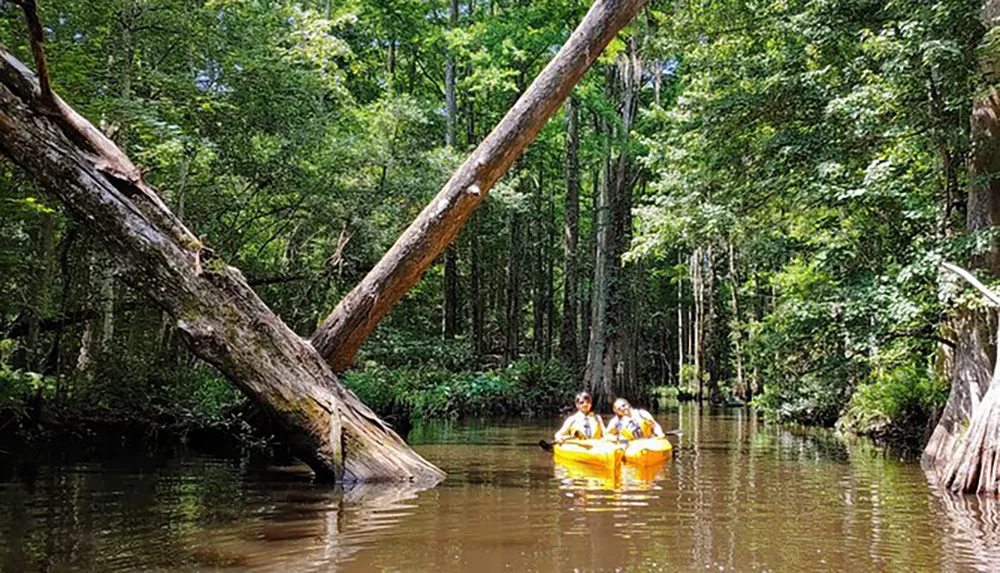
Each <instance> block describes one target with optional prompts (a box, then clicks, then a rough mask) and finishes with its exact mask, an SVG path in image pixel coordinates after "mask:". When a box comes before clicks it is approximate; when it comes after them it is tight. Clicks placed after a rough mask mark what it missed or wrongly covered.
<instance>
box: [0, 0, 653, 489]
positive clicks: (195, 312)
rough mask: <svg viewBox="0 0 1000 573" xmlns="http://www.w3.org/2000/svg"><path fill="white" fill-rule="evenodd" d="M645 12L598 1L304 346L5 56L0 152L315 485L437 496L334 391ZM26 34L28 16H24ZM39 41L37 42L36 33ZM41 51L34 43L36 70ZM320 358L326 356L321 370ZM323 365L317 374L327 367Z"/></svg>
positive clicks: (415, 463)
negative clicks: (270, 429) (330, 482)
mask: <svg viewBox="0 0 1000 573" xmlns="http://www.w3.org/2000/svg"><path fill="white" fill-rule="evenodd" d="M644 2H645V0H597V2H596V3H595V4H594V6H593V7H592V8H591V10H590V12H589V13H588V14H587V17H586V18H585V19H584V21H583V23H581V25H580V26H579V27H578V28H577V30H576V31H575V32H574V33H573V35H572V37H571V38H570V40H569V41H568V42H567V43H566V45H565V46H563V48H562V49H561V50H560V51H559V53H558V54H557V55H556V57H555V58H554V59H553V61H552V62H551V63H550V64H549V65H548V66H547V67H546V68H545V70H544V71H543V72H542V74H541V75H540V76H539V77H538V78H537V79H536V80H535V82H534V83H533V84H532V86H531V87H530V88H529V89H528V91H527V92H526V93H525V95H524V96H523V97H522V98H521V99H520V100H518V102H517V104H515V106H514V108H513V109H511V111H510V112H509V113H508V114H507V116H506V117H505V118H504V120H503V121H502V122H501V123H500V125H499V126H498V127H497V129H496V130H494V132H493V133H492V134H491V135H490V136H489V137H487V139H486V140H484V142H483V143H482V144H481V145H480V146H479V148H477V150H476V151H475V152H474V153H473V154H472V156H471V157H470V158H469V160H468V161H466V163H465V164H464V165H463V166H462V167H461V168H460V169H459V171H458V172H457V173H456V174H455V175H454V176H453V177H452V179H451V181H449V183H448V184H447V185H446V186H445V188H444V189H443V190H442V191H441V192H440V193H439V194H438V196H437V197H436V198H435V200H434V201H433V202H432V203H431V205H429V206H428V207H427V208H426V209H425V210H424V211H423V212H422V213H421V215H420V216H419V217H418V218H417V220H416V221H415V222H414V223H413V224H412V225H411V226H410V227H409V228H408V229H407V231H406V232H405V233H404V234H403V235H402V236H401V237H400V239H399V240H398V241H397V242H396V244H395V245H394V246H393V248H392V249H391V250H390V251H389V253H388V254H387V255H386V256H385V257H384V258H383V260H382V261H381V262H380V263H379V264H378V265H377V266H376V267H375V269H373V270H372V272H371V273H369V275H368V276H367V277H366V278H365V279H364V280H363V281H362V282H361V284H359V285H358V287H356V288H355V289H354V290H353V291H352V292H351V293H350V294H349V295H348V296H347V297H345V299H344V301H342V302H341V303H340V304H339V305H338V306H337V309H336V310H334V312H333V313H332V314H331V315H330V318H328V319H327V321H326V323H324V326H323V327H322V328H320V330H319V331H318V332H317V335H316V336H315V337H314V341H313V343H314V346H311V345H309V344H308V343H307V342H306V341H304V340H302V339H301V338H300V337H299V336H297V335H296V334H295V333H294V332H292V331H291V330H290V329H289V328H288V327H287V326H286V325H285V324H284V323H283V322H282V321H281V320H280V319H279V318H278V317H277V316H276V315H275V314H274V313H273V312H272V311H271V310H270V309H269V308H267V306H266V305H265V304H264V303H263V302H262V301H261V300H260V298H258V297H257V295H256V294H255V293H254V292H253V290H252V289H251V288H250V287H249V286H248V285H247V282H246V279H244V277H243V276H242V274H240V272H239V271H238V270H237V269H235V268H233V267H230V266H228V265H226V264H225V263H224V262H222V261H221V260H219V259H217V258H214V257H213V254H212V251H211V250H210V249H208V248H206V247H205V246H204V245H203V244H202V242H201V241H200V240H198V239H197V238H196V237H195V236H194V235H193V234H192V233H191V232H190V231H189V230H188V229H187V228H185V227H184V225H183V224H182V223H181V222H180V220H179V219H178V218H177V217H175V216H174V214H173V213H171V212H170V210H169V209H168V208H167V206H166V205H165V204H164V203H163V202H162V201H161V200H160V198H159V196H158V195H157V194H156V192H155V191H154V190H153V189H151V188H150V187H148V186H147V185H146V184H145V183H144V181H143V180H142V176H141V173H140V171H139V170H138V169H137V168H136V167H135V166H134V165H133V164H132V163H131V161H130V160H129V159H128V157H126V156H125V154H124V153H122V151H121V150H119V149H118V147H117V146H115V144H114V143H112V142H111V141H110V140H108V139H107V138H106V137H104V135H103V134H101V132H100V131H99V130H97V129H96V128H95V127H94V126H93V125H91V124H90V123H89V122H88V121H87V120H85V119H84V118H82V117H81V116H80V115H79V114H77V113H76V112H75V111H74V110H73V109H71V108H70V107H69V106H67V105H66V104H65V103H64V102H63V101H62V100H61V99H59V98H58V97H57V96H55V94H53V93H52V92H51V90H50V89H48V80H47V77H45V74H44V71H43V73H42V78H41V79H42V81H41V84H40V83H39V81H38V80H37V79H36V78H35V77H34V76H33V75H32V74H31V72H30V71H29V70H27V68H25V67H24V66H23V65H22V64H21V63H20V62H18V61H17V60H16V59H15V58H14V57H13V56H11V55H10V54H9V53H7V52H6V51H5V50H3V49H0V151H2V152H3V153H4V154H6V155H7V156H8V157H10V158H11V159H13V160H14V161H15V162H16V163H17V164H19V165H20V166H21V167H22V168H24V169H25V170H26V171H27V172H29V173H31V174H32V175H33V176H35V177H36V178H37V179H38V180H39V181H40V182H41V183H42V184H43V185H44V186H45V187H46V188H47V189H48V190H49V191H50V192H51V193H52V194H53V195H54V196H55V197H57V198H58V199H59V200H60V201H62V203H63V204H64V205H65V206H66V208H67V210H68V212H69V213H70V214H71V215H73V216H75V217H76V218H78V219H79V220H81V221H82V222H84V223H85V224H86V225H87V226H88V227H89V228H90V229H92V230H93V231H95V234H96V235H97V236H100V237H102V238H103V239H104V240H105V242H106V243H107V246H108V248H109V250H110V251H111V252H112V253H113V255H114V256H115V257H116V258H117V260H116V262H117V264H119V265H120V266H121V267H122V269H123V270H124V271H125V272H124V273H122V276H123V277H124V278H125V280H126V281H128V282H129V283H130V284H132V285H133V286H134V287H136V288H137V289H139V290H141V291H142V292H144V293H146V294H147V295H148V296H149V297H150V298H152V299H153V301H154V302H155V303H156V304H157V305H159V306H160V307H161V308H162V309H163V310H164V311H166V312H167V313H169V314H170V315H171V316H172V317H173V318H174V319H175V320H176V321H177V326H178V329H179V331H180V332H181V333H182V334H183V335H184V337H185V339H186V340H187V342H188V345H189V346H190V347H191V349H192V350H193V352H194V353H195V354H196V355H197V356H199V357H201V358H203V359H205V360H207V361H208V362H209V363H211V364H213V365H214V366H215V367H217V368H218V369H219V370H220V371H221V372H222V373H223V374H225V375H226V376H227V377H228V378H229V379H230V380H231V381H232V382H233V383H234V384H235V385H236V386H237V387H238V388H239V389H240V390H241V391H242V392H243V393H244V394H246V395H247V396H248V397H249V398H250V399H251V400H252V401H253V402H254V403H255V404H257V405H258V406H259V407H260V408H261V409H262V410H263V411H265V412H267V413H268V414H269V415H270V416H271V417H272V418H273V419H274V420H275V421H276V422H277V425H278V426H279V427H280V428H282V430H283V431H284V437H285V439H286V440H287V441H288V443H289V444H290V445H291V446H292V448H293V450H294V451H295V453H296V455H298V456H299V457H300V458H302V459H303V461H305V462H306V463H307V464H309V466H310V467H311V468H312V469H313V470H314V471H315V472H316V474H317V476H318V477H320V478H324V479H335V480H342V481H349V482H351V481H382V480H404V481H414V482H422V483H423V482H436V481H438V480H440V479H442V478H443V477H444V474H443V472H441V471H440V470H439V469H437V468H435V467H434V466H433V465H431V464H429V463H428V462H427V461H425V460H424V459H423V458H421V457H420V456H419V455H417V454H416V453H415V452H413V450H411V449H410V448H409V446H407V445H406V443H405V442H404V441H403V440H402V439H401V438H400V437H399V436H398V435H397V434H396V433H395V432H394V431H392V429H391V428H389V427H388V426H387V425H386V424H385V423H384V422H382V421H381V420H380V419H379V418H378V417H377V416H376V415H375V414H374V413H373V412H372V411H371V410H370V409H369V408H368V407H367V406H365V405H364V404H363V403H362V402H361V401H360V400H358V398H357V397H356V396H355V395H354V394H353V393H352V392H350V391H349V390H347V389H346V388H344V387H343V386H342V385H341V384H340V382H339V381H338V380H337V378H336V376H335V374H334V373H333V371H332V370H331V368H330V366H329V365H328V364H327V361H329V362H330V364H332V365H340V366H341V367H342V366H344V365H346V364H349V363H350V361H351V359H352V358H353V356H354V353H355V352H356V351H357V348H358V346H360V344H361V342H362V341H363V340H364V338H365V337H366V336H367V335H368V333H370V332H371V330H372V329H373V328H374V326H375V324H376V323H377V322H378V320H379V318H381V317H382V316H383V315H384V314H385V313H386V312H388V310H389V309H390V308H391V307H392V306H393V304H395V303H396V302H397V301H398V300H399V299H400V298H401V297H402V296H403V294H404V293H405V292H406V290H407V289H409V287H410V286H412V285H413V284H414V283H416V281H417V280H419V278H420V276H421V275H422V274H423V272H424V270H426V268H427V266H428V265H429V264H430V263H431V261H433V260H434V258H435V257H436V256H437V255H438V254H439V253H440V252H441V250H443V249H444V248H445V247H446V246H447V245H448V243H449V242H451V240H452V239H453V238H454V237H455V235H456V234H457V233H458V230H459V229H460V228H461V226H462V224H463V223H464V222H465V220H466V219H467V218H468V216H469V215H470V214H471V212H472V210H473V208H474V207H475V206H476V205H478V204H479V202H480V201H481V200H482V198H483V196H484V194H485V193H486V192H487V191H488V190H489V189H490V188H491V187H492V186H493V184H495V183H496V181H497V180H498V179H499V178H500V177H501V176H502V175H503V174H504V172H505V171H506V170H507V168H508V167H509V166H510V165H511V163H512V162H513V161H514V159H515V158H516V157H517V156H518V155H519V154H520V152H521V151H522V150H523V149H524V148H525V147H526V146H527V145H528V144H529V143H530V142H531V141H532V140H533V139H534V138H535V136H536V135H537V134H538V131H539V130H540V129H541V127H542V125H543V124H544V123H545V120H547V119H548V118H549V117H550V116H551V115H552V114H553V113H554V112H555V110H556V109H557V108H558V107H559V105H560V104H561V103H562V101H563V99H565V97H566V96H567V95H568V93H569V91H570V90H571V89H572V88H573V86H574V85H575V84H576V82H577V81H579V79H580V77H581V76H582V75H583V73H584V72H585V71H586V70H587V68H588V67H589V66H590V65H591V64H592V63H593V62H594V61H595V60H596V59H597V56H598V55H599V54H600V52H601V50H602V49H603V48H604V46H606V45H607V43H608V42H609V41H610V40H611V38H612V37H614V35H615V33H617V31H618V30H619V29H620V28H621V27H622V26H624V25H625V24H626V23H627V22H628V21H629V20H630V19H631V18H632V16H633V15H634V14H635V13H636V12H637V11H638V9H639V8H640V7H641V6H642V4H643V3H644ZM25 11H26V13H27V14H28V17H29V20H30V19H31V17H32V16H33V15H34V14H33V12H34V9H33V4H32V5H30V6H29V5H26V7H25ZM34 32H37V31H34ZM41 41H42V37H41V34H39V33H33V48H35V49H36V52H35V55H36V63H37V64H38V66H39V69H41V70H44V52H43V51H42V50H41ZM317 350H319V351H320V352H322V356H321V355H320V352H317ZM324 357H325V358H326V360H324Z"/></svg>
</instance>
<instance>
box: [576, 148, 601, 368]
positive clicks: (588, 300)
mask: <svg viewBox="0 0 1000 573" xmlns="http://www.w3.org/2000/svg"><path fill="white" fill-rule="evenodd" d="M597 133H598V134H600V133H602V132H601V130H600V129H599V128H598V130H597ZM602 164H604V161H601V162H599V163H595V165H594V170H593V174H592V175H591V191H590V199H591V200H590V233H589V235H588V238H587V245H588V248H587V254H588V255H589V257H588V268H587V269H586V272H584V273H580V276H586V277H589V278H588V281H587V283H586V286H587V290H586V293H585V297H584V298H582V299H581V301H580V344H581V346H582V345H587V348H588V352H589V345H590V339H591V334H592V332H593V328H594V313H593V308H594V282H593V278H594V276H595V274H596V270H595V269H596V268H597V236H598V232H599V229H600V212H601V209H600V200H601V185H602V184H603V177H602V175H601V173H602V172H601V165H602ZM583 358H584V359H586V355H584V356H583ZM584 364H586V363H584ZM581 373H582V370H581V369H580V367H579V365H578V366H577V370H576V372H575V374H576V375H577V376H579V375H580V374H581Z"/></svg>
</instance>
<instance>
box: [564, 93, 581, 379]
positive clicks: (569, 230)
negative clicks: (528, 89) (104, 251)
mask: <svg viewBox="0 0 1000 573" xmlns="http://www.w3.org/2000/svg"><path fill="white" fill-rule="evenodd" d="M579 125H580V121H579V112H578V111H577V103H576V98H574V97H572V96H570V97H569V98H568V99H567V100H566V167H565V169H566V203H565V207H564V210H565V220H564V223H563V316H562V326H561V328H560V330H559V351H560V355H561V356H562V360H563V362H565V363H566V365H567V366H568V367H569V368H570V372H576V369H577V361H578V360H579V358H578V356H579V350H578V348H577V338H576V329H577V322H576V314H577V298H578V297H579V296H580V294H579V282H578V277H577V272H578V271H577V264H576V259H577V254H576V245H577V242H578V240H579V236H580V228H579V226H580V127H579Z"/></svg>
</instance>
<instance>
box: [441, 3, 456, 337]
mask: <svg viewBox="0 0 1000 573" xmlns="http://www.w3.org/2000/svg"><path fill="white" fill-rule="evenodd" d="M449 27H450V29H451V30H455V29H456V28H458V0H451V14H450V26H449ZM444 94H445V97H444V99H445V121H446V124H445V133H444V144H445V145H446V146H448V147H450V148H452V149H454V148H455V143H456V141H455V140H456V133H457V131H458V129H457V128H458V117H457V110H456V105H455V53H454V51H453V50H452V49H451V48H448V49H447V56H446V57H445V66H444ZM456 251H457V248H456V247H455V245H449V246H448V248H447V250H446V251H445V256H444V257H445V262H444V325H443V329H442V330H443V332H444V338H445V339H446V340H452V339H454V338H455V331H456V330H457V328H458V317H457V316H456V315H457V313H458V253H457V252H456Z"/></svg>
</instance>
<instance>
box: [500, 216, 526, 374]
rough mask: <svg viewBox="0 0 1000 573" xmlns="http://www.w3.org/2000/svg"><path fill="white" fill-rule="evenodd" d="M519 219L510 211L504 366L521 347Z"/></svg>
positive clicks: (518, 352)
mask: <svg viewBox="0 0 1000 573" xmlns="http://www.w3.org/2000/svg"><path fill="white" fill-rule="evenodd" d="M521 218H522V215H521V213H520V212H519V211H518V210H517V209H511V210H510V224H509V227H508V228H509V234H508V239H507V296H506V301H507V312H506V321H505V332H506V334H505V336H504V353H503V362H504V364H510V363H511V362H513V361H515V360H517V359H518V357H519V356H520V347H521V266H522V265H521Z"/></svg>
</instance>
